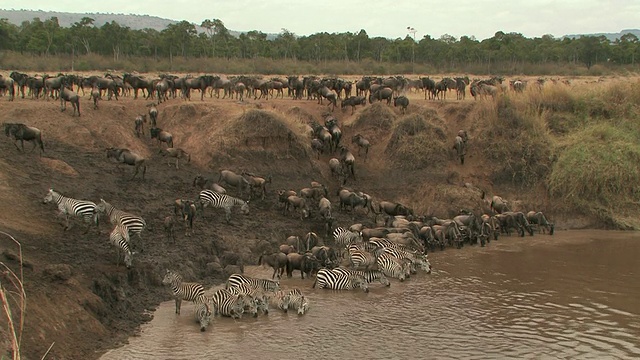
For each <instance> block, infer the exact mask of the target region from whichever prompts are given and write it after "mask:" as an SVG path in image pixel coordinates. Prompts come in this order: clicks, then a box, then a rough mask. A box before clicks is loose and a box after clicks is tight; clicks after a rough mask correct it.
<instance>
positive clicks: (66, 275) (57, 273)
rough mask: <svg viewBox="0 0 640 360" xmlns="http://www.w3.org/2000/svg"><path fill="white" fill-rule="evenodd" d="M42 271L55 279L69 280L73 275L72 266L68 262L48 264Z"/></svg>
mask: <svg viewBox="0 0 640 360" xmlns="http://www.w3.org/2000/svg"><path fill="white" fill-rule="evenodd" d="M42 273H43V275H44V276H46V277H48V278H50V279H51V280H53V281H67V280H69V279H70V278H71V276H72V275H73V273H72V269H71V266H69V265H67V264H52V265H47V266H45V268H44V269H43V270H42Z"/></svg>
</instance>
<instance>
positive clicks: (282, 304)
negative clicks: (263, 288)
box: [269, 290, 291, 312]
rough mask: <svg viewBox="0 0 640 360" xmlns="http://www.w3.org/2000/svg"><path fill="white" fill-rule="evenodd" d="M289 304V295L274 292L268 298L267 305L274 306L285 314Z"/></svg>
mask: <svg viewBox="0 0 640 360" xmlns="http://www.w3.org/2000/svg"><path fill="white" fill-rule="evenodd" d="M290 302H291V297H290V296H289V294H287V293H285V292H284V291H283V290H279V291H276V292H275V293H274V294H273V295H272V296H271V297H270V298H269V303H270V304H271V306H275V307H276V308H278V309H280V310H282V311H284V312H287V310H288V309H289V304H290Z"/></svg>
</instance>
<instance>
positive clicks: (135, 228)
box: [97, 199, 147, 240]
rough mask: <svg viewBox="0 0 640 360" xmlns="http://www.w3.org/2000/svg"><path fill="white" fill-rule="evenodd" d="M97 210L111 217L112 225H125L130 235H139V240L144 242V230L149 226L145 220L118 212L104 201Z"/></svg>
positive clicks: (101, 201) (101, 200)
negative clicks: (142, 234)
mask: <svg viewBox="0 0 640 360" xmlns="http://www.w3.org/2000/svg"><path fill="white" fill-rule="evenodd" d="M97 210H98V211H99V212H101V213H103V214H106V215H107V216H109V221H110V222H111V224H113V225H118V224H120V225H123V226H124V227H126V228H127V230H128V231H129V234H130V235H133V234H137V235H138V238H139V239H140V240H142V236H141V233H142V230H143V229H144V228H145V227H146V226H147V223H146V222H145V221H144V219H143V218H141V217H140V216H137V215H133V214H130V213H128V212H126V211H122V210H118V209H116V208H115V207H114V206H113V205H111V204H109V203H108V202H106V201H104V199H100V204H98V207H97Z"/></svg>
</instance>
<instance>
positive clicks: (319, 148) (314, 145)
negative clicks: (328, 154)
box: [311, 138, 325, 159]
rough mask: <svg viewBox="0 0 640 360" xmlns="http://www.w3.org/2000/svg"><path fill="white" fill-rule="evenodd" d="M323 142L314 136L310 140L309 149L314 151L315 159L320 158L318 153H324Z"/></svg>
mask: <svg viewBox="0 0 640 360" xmlns="http://www.w3.org/2000/svg"><path fill="white" fill-rule="evenodd" d="M324 148H325V146H324V143H323V142H322V140H320V139H318V138H314V139H312V140H311V150H313V152H315V153H316V155H317V156H316V157H317V159H320V154H322V153H324Z"/></svg>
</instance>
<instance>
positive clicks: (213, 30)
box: [200, 19, 229, 57]
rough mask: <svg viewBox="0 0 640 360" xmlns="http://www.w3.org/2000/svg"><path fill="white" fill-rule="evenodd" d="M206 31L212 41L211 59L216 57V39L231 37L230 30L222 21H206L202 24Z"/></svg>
mask: <svg viewBox="0 0 640 360" xmlns="http://www.w3.org/2000/svg"><path fill="white" fill-rule="evenodd" d="M200 26H202V27H203V28H205V29H206V31H207V35H209V38H210V39H211V49H212V50H211V57H216V39H217V37H218V35H221V36H223V37H226V36H227V35H229V30H227V28H226V27H225V26H224V23H223V22H222V20H220V19H211V20H209V19H206V20H204V21H203V22H202V24H200Z"/></svg>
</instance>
